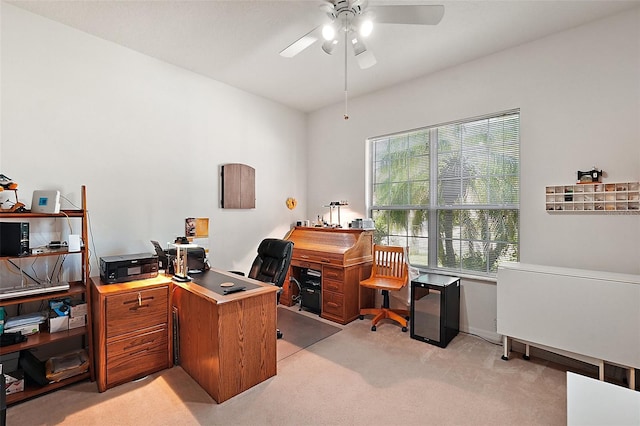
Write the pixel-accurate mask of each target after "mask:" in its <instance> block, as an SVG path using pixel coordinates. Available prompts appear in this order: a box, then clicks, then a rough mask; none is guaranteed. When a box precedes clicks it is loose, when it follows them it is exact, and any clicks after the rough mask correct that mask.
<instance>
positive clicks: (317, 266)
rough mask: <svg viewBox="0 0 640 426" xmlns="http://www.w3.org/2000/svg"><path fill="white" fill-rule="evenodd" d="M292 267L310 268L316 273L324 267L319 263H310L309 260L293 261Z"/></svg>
mask: <svg viewBox="0 0 640 426" xmlns="http://www.w3.org/2000/svg"><path fill="white" fill-rule="evenodd" d="M291 266H293V267H294V268H309V269H315V270H316V271H321V270H322V265H321V264H319V263H313V262H309V261H307V260H299V259H291Z"/></svg>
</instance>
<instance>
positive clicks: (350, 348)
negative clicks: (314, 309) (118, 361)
mask: <svg viewBox="0 0 640 426" xmlns="http://www.w3.org/2000/svg"><path fill="white" fill-rule="evenodd" d="M294 309H295V310H296V312H295V315H305V313H304V312H303V313H298V312H297V308H294ZM313 317H315V318H317V316H313ZM322 321H324V320H322ZM340 328H342V331H340V332H339V333H335V334H333V335H331V336H329V337H327V338H325V339H323V340H321V341H319V342H318V343H315V344H313V345H311V346H309V347H307V348H305V349H303V350H299V351H298V352H296V353H294V354H292V355H290V356H288V357H286V358H284V359H283V360H282V361H280V362H278V374H277V376H275V377H273V378H271V379H269V380H267V381H266V382H263V383H261V384H259V385H257V386H255V387H253V388H251V389H249V390H248V391H246V392H244V393H243V394H240V395H238V396H236V397H234V398H232V399H230V400H228V401H226V402H224V403H222V404H216V403H215V402H214V401H213V400H212V399H211V398H210V397H209V396H208V395H207V394H206V393H205V392H204V391H203V390H202V389H201V388H200V387H199V386H198V385H197V384H196V383H195V382H194V381H193V380H192V379H191V378H190V377H189V376H188V375H187V374H186V373H185V372H184V370H182V369H181V368H180V367H174V368H171V369H168V370H164V371H162V372H160V373H157V374H154V375H152V376H149V377H148V378H147V379H145V380H142V381H139V382H137V383H127V384H124V385H122V386H118V387H117V388H114V389H110V390H108V391H107V392H104V393H98V391H97V389H96V385H95V383H90V382H84V383H80V384H77V385H73V386H70V387H67V388H64V389H61V390H58V391H56V392H53V393H50V394H47V395H44V396H41V397H39V398H36V399H33V400H30V401H26V402H23V403H22V404H18V405H15V406H12V407H10V408H9V409H8V413H7V424H8V425H9V426H13V425H40V424H66V425H139V424H145V425H146V424H150V425H198V424H200V425H235V424H238V425H262V424H265V425H385V424H386V425H564V424H566V374H565V371H566V370H565V369H564V368H563V367H561V366H558V365H554V364H551V363H549V362H547V361H542V360H540V359H535V358H532V360H531V361H524V360H522V359H521V358H520V357H519V356H513V357H512V359H511V360H509V361H502V360H501V359H500V355H501V354H502V348H501V347H500V346H497V345H494V344H491V343H488V342H485V341H483V340H481V339H479V338H476V337H472V336H469V335H462V334H461V335H458V336H457V337H456V338H454V339H453V341H452V342H451V343H450V344H449V346H448V347H447V348H445V349H442V348H438V347H436V346H433V345H429V344H427V343H423V342H419V341H417V340H413V339H411V338H410V337H409V334H408V333H402V332H401V331H400V329H399V327H397V326H396V325H393V324H391V323H383V324H381V325H380V326H379V327H378V331H376V332H372V331H370V322H369V321H359V320H356V321H353V322H352V323H350V324H348V325H346V326H344V327H340ZM282 343H283V342H282V341H279V342H278V345H282Z"/></svg>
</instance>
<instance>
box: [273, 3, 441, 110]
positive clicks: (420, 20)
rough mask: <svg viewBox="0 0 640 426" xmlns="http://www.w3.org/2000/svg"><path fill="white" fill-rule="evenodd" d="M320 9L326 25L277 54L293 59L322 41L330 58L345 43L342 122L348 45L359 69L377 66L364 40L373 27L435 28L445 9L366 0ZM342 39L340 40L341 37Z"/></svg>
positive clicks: (327, 4) (345, 102)
mask: <svg viewBox="0 0 640 426" xmlns="http://www.w3.org/2000/svg"><path fill="white" fill-rule="evenodd" d="M320 9H321V10H322V11H324V12H325V13H326V15H327V17H328V20H327V22H326V23H325V24H322V25H319V26H317V27H315V28H313V29H312V30H311V31H309V32H308V33H306V34H305V35H303V36H302V37H300V38H299V39H297V40H296V41H294V42H293V43H291V44H290V45H289V46H287V47H286V48H285V49H283V50H282V51H281V52H280V56H283V57H285V58H292V57H294V56H296V55H297V54H298V53H300V52H302V51H303V50H305V49H306V48H307V47H309V46H311V45H312V44H313V43H315V42H316V41H318V39H319V38H320V37H322V38H323V40H324V41H323V43H322V50H323V51H324V52H325V53H327V54H329V55H331V54H332V53H333V52H334V50H335V47H336V46H337V45H338V44H339V43H340V39H342V40H343V43H344V104H345V112H344V119H345V120H348V119H349V114H348V112H347V98H348V95H347V93H348V92H347V50H348V49H347V45H349V44H350V45H351V47H352V49H353V53H354V55H355V57H356V60H357V62H358V65H359V66H360V68H361V69H366V68H370V67H372V66H373V65H375V64H376V62H377V61H376V58H375V56H374V55H373V53H372V52H371V51H370V50H369V49H367V46H366V45H365V44H364V41H363V39H364V38H366V37H367V36H368V35H370V34H371V32H372V31H373V27H374V24H408V25H436V24H438V23H439V22H440V21H441V20H442V16H443V15H444V6H442V5H425V4H405V5H380V6H373V5H372V6H369V4H368V1H367V0H324V1H323V3H322V5H321V6H320ZM341 35H342V37H340V36H341Z"/></svg>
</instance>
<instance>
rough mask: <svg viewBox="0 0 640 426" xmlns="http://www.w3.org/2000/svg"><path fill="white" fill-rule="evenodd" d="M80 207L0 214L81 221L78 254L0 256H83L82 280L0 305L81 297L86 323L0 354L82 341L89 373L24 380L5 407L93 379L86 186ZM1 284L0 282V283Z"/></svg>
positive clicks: (35, 336)
mask: <svg viewBox="0 0 640 426" xmlns="http://www.w3.org/2000/svg"><path fill="white" fill-rule="evenodd" d="M81 198H82V208H81V209H77V210H62V211H61V212H60V213H57V214H42V213H0V221H3V220H5V219H20V220H21V221H25V222H29V223H32V222H33V223H35V221H36V220H38V219H43V218H61V219H65V220H66V219H67V218H69V219H74V218H75V219H80V220H81V222H82V234H81V237H82V241H83V243H84V245H83V246H81V248H80V250H79V251H73V252H69V251H68V250H66V249H61V250H55V251H49V252H45V253H40V254H31V255H28V256H20V257H0V260H2V259H4V260H9V261H12V262H13V261H14V260H18V261H22V260H23V259H25V258H33V259H35V258H38V257H47V256H66V255H80V256H82V261H81V264H82V280H81V281H75V282H71V283H69V289H68V290H65V291H58V292H52V293H43V294H36V295H29V296H23V297H13V298H7V299H3V300H0V306H3V307H5V308H6V307H11V306H16V305H22V306H25V305H27V304H29V303H32V302H41V301H46V300H50V299H59V298H64V297H72V298H81V299H83V300H84V302H85V303H87V320H86V325H85V326H84V327H79V328H74V329H71V330H66V331H60V332H57V333H49V332H47V331H40V332H39V333H36V334H32V335H29V336H28V338H27V341H25V342H22V343H18V344H14V345H9V346H3V347H0V354H1V355H6V354H9V353H13V352H19V351H23V350H28V349H33V348H38V347H41V346H44V345H50V344H58V345H61V346H64V343H65V341H67V340H70V341H76V342H77V338H82V339H81V340H82V348H83V349H85V350H86V351H87V355H88V357H89V370H88V371H87V372H85V373H82V374H79V375H76V376H73V377H70V378H68V379H65V380H61V381H59V382H53V383H49V384H47V385H45V386H38V385H34V384H30V383H27V381H26V380H25V390H24V391H22V392H18V393H14V394H11V395H7V404H15V403H18V402H20V401H24V400H25V399H28V398H32V397H35V396H38V395H41V394H43V393H46V392H50V391H53V390H56V389H59V388H61V387H64V386H67V385H69V384H72V383H77V382H79V381H82V380H86V379H91V381H94V380H95V373H94V361H93V338H92V326H91V295H90V286H89V285H88V283H89V252H88V247H89V240H88V228H87V226H88V223H87V201H86V200H87V198H86V187H85V186H84V185H83V186H82V188H81ZM0 285H1V283H0ZM65 349H68V350H69V351H71V350H74V349H79V348H78V346H77V343H76V344H75V345H72V346H70V347H69V348H65Z"/></svg>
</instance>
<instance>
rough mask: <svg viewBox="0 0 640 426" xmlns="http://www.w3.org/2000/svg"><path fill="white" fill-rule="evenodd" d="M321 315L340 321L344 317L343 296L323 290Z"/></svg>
mask: <svg viewBox="0 0 640 426" xmlns="http://www.w3.org/2000/svg"><path fill="white" fill-rule="evenodd" d="M322 313H323V314H327V315H330V316H335V317H338V318H341V319H342V318H343V317H344V295H342V294H339V293H334V292H332V291H325V290H324V289H323V291H322Z"/></svg>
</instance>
